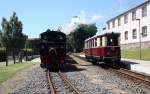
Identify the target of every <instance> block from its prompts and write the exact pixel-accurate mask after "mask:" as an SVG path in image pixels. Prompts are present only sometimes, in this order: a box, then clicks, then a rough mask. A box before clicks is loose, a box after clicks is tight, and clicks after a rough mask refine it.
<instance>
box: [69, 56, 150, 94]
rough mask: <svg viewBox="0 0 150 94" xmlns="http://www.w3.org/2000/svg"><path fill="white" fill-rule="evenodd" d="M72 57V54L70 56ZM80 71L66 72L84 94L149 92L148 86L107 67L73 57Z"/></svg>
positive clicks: (146, 93) (140, 93) (147, 93)
mask: <svg viewBox="0 0 150 94" xmlns="http://www.w3.org/2000/svg"><path fill="white" fill-rule="evenodd" d="M72 57H73V56H72ZM73 58H74V59H75V60H77V61H78V63H79V64H80V65H77V67H78V68H82V69H84V70H82V71H74V72H68V73H66V74H67V76H68V78H69V79H70V80H71V81H72V82H73V83H74V85H76V86H77V87H78V89H80V90H81V91H83V92H84V93H85V94H150V87H146V86H145V85H144V84H142V83H139V82H137V81H133V80H129V79H126V78H123V77H121V76H118V75H117V74H115V73H113V72H111V71H110V70H108V69H103V68H101V67H100V66H94V65H92V64H91V63H88V62H85V61H83V60H81V59H78V58H76V57H73Z"/></svg>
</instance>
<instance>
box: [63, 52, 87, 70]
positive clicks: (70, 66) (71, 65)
mask: <svg viewBox="0 0 150 94" xmlns="http://www.w3.org/2000/svg"><path fill="white" fill-rule="evenodd" d="M76 64H78V63H77V62H76V61H75V60H73V59H72V58H71V57H70V56H68V55H67V57H66V64H65V65H64V67H63V68H62V69H61V71H63V72H74V71H83V70H85V69H83V68H77V67H76Z"/></svg>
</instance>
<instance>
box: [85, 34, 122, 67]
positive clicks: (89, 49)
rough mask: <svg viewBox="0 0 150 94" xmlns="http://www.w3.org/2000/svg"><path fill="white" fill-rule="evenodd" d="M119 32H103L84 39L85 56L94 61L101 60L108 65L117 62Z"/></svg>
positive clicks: (119, 57) (119, 56) (118, 60)
mask: <svg viewBox="0 0 150 94" xmlns="http://www.w3.org/2000/svg"><path fill="white" fill-rule="evenodd" d="M119 40H120V33H114V32H111V33H105V34H102V35H97V36H93V37H91V38H88V39H86V40H85V47H84V52H85V57H86V59H92V61H94V62H100V61H103V62H105V63H106V64H108V65H113V66H116V65H118V64H119V62H120V59H121V55H120V53H121V52H120V46H119V44H120V43H119Z"/></svg>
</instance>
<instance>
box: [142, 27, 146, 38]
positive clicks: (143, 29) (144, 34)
mask: <svg viewBox="0 0 150 94" xmlns="http://www.w3.org/2000/svg"><path fill="white" fill-rule="evenodd" d="M142 37H143V38H144V37H147V26H143V27H142Z"/></svg>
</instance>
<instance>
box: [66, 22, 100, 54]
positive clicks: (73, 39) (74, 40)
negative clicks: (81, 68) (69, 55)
mask: <svg viewBox="0 0 150 94" xmlns="http://www.w3.org/2000/svg"><path fill="white" fill-rule="evenodd" d="M96 32H97V27H96V25H95V24H79V25H78V27H77V28H76V29H75V30H74V31H73V32H71V33H70V34H69V35H68V36H67V47H68V48H70V49H72V50H74V51H76V52H80V51H82V50H83V48H84V40H85V39H86V38H88V37H92V36H93V35H95V34H96Z"/></svg>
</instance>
